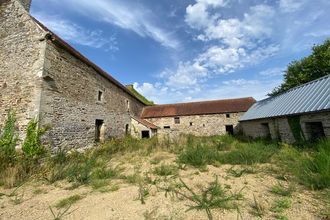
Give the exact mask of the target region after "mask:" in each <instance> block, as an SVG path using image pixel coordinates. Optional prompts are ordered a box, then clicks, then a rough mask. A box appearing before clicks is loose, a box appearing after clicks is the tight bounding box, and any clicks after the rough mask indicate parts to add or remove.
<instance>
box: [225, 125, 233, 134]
mask: <svg viewBox="0 0 330 220" xmlns="http://www.w3.org/2000/svg"><path fill="white" fill-rule="evenodd" d="M226 132H227V134H229V135H233V134H234V126H233V125H226Z"/></svg>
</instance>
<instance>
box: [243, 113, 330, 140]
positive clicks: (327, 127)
mask: <svg viewBox="0 0 330 220" xmlns="http://www.w3.org/2000/svg"><path fill="white" fill-rule="evenodd" d="M308 122H321V123H322V125H323V130H324V134H325V136H326V137H328V138H330V113H329V112H320V113H311V114H304V115H300V126H301V129H302V131H303V134H304V137H305V138H306V139H307V140H308V139H310V138H311V135H310V134H309V133H308V129H307V127H306V123H308ZM265 123H267V124H268V126H269V135H270V136H271V138H272V139H280V140H281V141H283V142H286V143H294V142H295V141H296V140H295V137H294V135H293V133H292V131H291V128H290V125H289V122H288V118H287V117H278V118H269V119H258V120H251V121H242V122H240V125H241V129H242V131H243V133H244V134H245V135H246V136H249V137H253V138H258V137H266V136H267V135H268V132H267V131H266V129H265V127H264V126H265V125H263V124H265Z"/></svg>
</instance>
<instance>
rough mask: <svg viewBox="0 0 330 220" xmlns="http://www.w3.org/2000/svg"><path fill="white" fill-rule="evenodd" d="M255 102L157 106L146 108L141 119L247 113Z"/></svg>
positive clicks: (249, 98)
mask: <svg viewBox="0 0 330 220" xmlns="http://www.w3.org/2000/svg"><path fill="white" fill-rule="evenodd" d="M255 102H256V100H255V99H254V98H252V97H247V98H239V99H224V100H214V101H204V102H188V103H178V104H166V105H155V106H148V107H145V108H144V109H143V112H142V115H141V118H159V117H171V116H172V117H173V116H185V115H206V114H221V113H231V112H246V111H247V110H248V109H249V108H250V107H251V106H252V105H253V104H254V103H255Z"/></svg>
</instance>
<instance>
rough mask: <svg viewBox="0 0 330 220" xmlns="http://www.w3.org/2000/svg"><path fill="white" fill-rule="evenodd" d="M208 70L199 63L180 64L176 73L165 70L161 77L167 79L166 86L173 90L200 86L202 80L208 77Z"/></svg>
mask: <svg viewBox="0 0 330 220" xmlns="http://www.w3.org/2000/svg"><path fill="white" fill-rule="evenodd" d="M207 74H208V70H207V68H205V67H203V66H201V65H200V64H199V63H197V62H195V63H190V62H186V63H183V62H180V63H179V65H178V68H177V69H176V70H175V71H171V70H165V71H164V72H163V73H162V74H161V76H162V77H163V78H165V80H166V82H165V84H166V85H167V86H170V87H171V88H173V89H178V88H181V89H183V88H188V87H195V86H198V84H199V83H200V80H201V79H203V78H205V77H207Z"/></svg>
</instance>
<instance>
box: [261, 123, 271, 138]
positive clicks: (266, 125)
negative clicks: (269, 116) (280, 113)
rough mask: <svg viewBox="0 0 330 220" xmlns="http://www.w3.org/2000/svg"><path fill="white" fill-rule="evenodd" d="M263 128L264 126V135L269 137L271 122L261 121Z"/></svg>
mask: <svg viewBox="0 0 330 220" xmlns="http://www.w3.org/2000/svg"><path fill="white" fill-rule="evenodd" d="M261 128H262V136H263V137H266V138H269V137H270V129H269V124H268V123H261Z"/></svg>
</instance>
